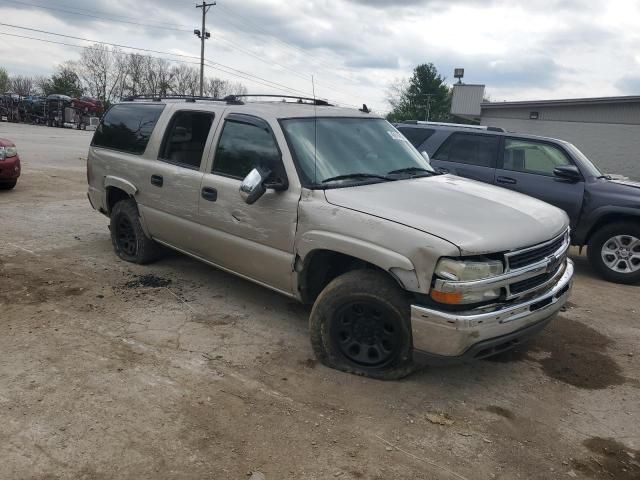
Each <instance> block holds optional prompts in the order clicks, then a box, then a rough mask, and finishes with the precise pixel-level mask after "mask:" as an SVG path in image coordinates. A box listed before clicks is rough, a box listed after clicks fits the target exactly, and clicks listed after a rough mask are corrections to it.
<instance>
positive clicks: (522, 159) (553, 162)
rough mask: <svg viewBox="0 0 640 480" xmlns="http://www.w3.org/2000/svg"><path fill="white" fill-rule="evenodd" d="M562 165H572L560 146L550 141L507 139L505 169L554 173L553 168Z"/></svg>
mask: <svg viewBox="0 0 640 480" xmlns="http://www.w3.org/2000/svg"><path fill="white" fill-rule="evenodd" d="M562 165H571V162H570V161H569V159H568V158H567V156H566V155H565V154H564V152H562V150H560V149H559V148H558V147H555V146H553V145H550V144H548V143H539V142H531V141H525V140H515V139H510V138H507V139H505V142H504V161H503V168H504V169H505V170H512V171H516V172H529V173H538V174H543V175H553V170H554V169H555V168H556V167H559V166H562Z"/></svg>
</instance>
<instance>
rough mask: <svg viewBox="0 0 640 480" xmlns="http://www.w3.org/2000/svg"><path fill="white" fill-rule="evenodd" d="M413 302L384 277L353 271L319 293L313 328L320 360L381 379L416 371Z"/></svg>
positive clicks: (394, 377) (313, 313)
mask: <svg viewBox="0 0 640 480" xmlns="http://www.w3.org/2000/svg"><path fill="white" fill-rule="evenodd" d="M409 317H410V304H409V301H408V299H407V297H406V295H405V293H404V292H403V291H402V289H400V287H399V286H398V285H397V284H396V283H395V282H394V281H393V280H392V279H391V278H389V277H387V276H386V275H385V274H384V273H382V272H378V271H374V270H354V271H351V272H347V273H345V274H343V275H341V276H340V277H338V278H336V279H334V280H333V281H331V282H330V283H329V285H327V287H326V288H325V289H324V290H323V291H322V293H320V295H319V296H318V299H317V300H316V302H315V304H314V306H313V309H312V311H311V317H310V320H309V328H310V335H311V345H312V347H313V350H314V352H315V354H316V357H317V358H318V359H319V360H320V361H321V362H322V363H324V364H325V365H327V366H329V367H331V368H336V369H338V370H343V371H345V372H349V373H356V374H359V375H365V376H368V377H373V378H378V379H381V380H395V379H399V378H402V377H405V376H407V375H408V374H410V373H411V372H412V371H413V365H412V340H411V329H410V320H409Z"/></svg>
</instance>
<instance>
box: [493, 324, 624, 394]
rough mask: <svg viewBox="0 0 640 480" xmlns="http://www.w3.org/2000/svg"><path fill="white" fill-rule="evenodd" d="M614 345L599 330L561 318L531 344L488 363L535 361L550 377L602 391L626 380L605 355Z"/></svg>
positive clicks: (580, 386)
mask: <svg viewBox="0 0 640 480" xmlns="http://www.w3.org/2000/svg"><path fill="white" fill-rule="evenodd" d="M612 343H613V342H612V341H611V340H610V339H609V338H608V337H606V336H605V335H602V334H601V333H600V332H598V331H597V330H595V329H593V328H591V327H588V326H586V325H584V324H583V323H580V322H577V321H575V320H569V319H567V318H564V317H562V316H558V317H557V318H556V319H555V320H554V321H552V322H551V324H550V325H549V326H548V327H547V328H546V329H545V330H544V331H543V332H542V333H541V334H540V335H539V336H538V337H535V338H534V339H533V340H531V341H530V342H529V343H528V344H525V345H523V346H522V347H519V348H517V349H514V350H512V351H510V352H505V353H503V354H500V355H497V356H496V357H491V358H489V359H488V360H490V361H494V362H503V363H504V362H515V361H521V360H525V359H526V360H530V361H534V362H537V363H538V364H539V365H540V367H541V368H542V370H543V371H544V373H545V374H546V375H547V376H549V377H551V378H554V379H556V380H559V381H561V382H563V383H567V384H569V385H573V386H574V387H578V388H583V389H588V390H600V389H604V388H607V387H610V386H614V385H622V384H624V383H626V381H627V379H626V378H625V377H624V376H623V375H622V371H621V369H620V367H619V366H618V364H617V363H616V362H615V361H614V360H613V359H612V358H610V357H609V356H607V355H606V350H607V347H608V346H610V345H611V344H612ZM534 352H535V353H537V352H541V353H546V355H545V356H544V357H542V358H536V356H534V355H532V353H534Z"/></svg>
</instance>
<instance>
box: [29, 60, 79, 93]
mask: <svg viewBox="0 0 640 480" xmlns="http://www.w3.org/2000/svg"><path fill="white" fill-rule="evenodd" d="M39 87H40V89H41V90H42V93H44V94H45V95H51V94H53V93H57V94H60V95H68V96H70V97H80V96H82V94H83V92H84V89H83V88H82V82H81V81H80V77H78V74H77V73H76V72H75V69H74V68H73V65H72V64H71V63H63V64H62V65H59V66H58V70H57V71H56V73H54V74H53V75H51V78H49V79H46V80H45V81H43V82H42V84H41V85H39Z"/></svg>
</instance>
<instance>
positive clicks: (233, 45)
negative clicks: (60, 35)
mask: <svg viewBox="0 0 640 480" xmlns="http://www.w3.org/2000/svg"><path fill="white" fill-rule="evenodd" d="M0 1H3V2H7V3H13V4H17V5H24V6H30V7H34V8H41V9H45V10H51V11H57V12H62V13H67V14H71V15H81V16H85V17H89V18H95V19H100V20H107V21H109V22H116V23H124V24H129V25H136V26H144V27H150V28H157V29H162V30H172V31H178V32H189V33H191V30H187V29H181V28H173V27H166V26H163V25H159V24H155V25H154V24H150V23H144V22H133V21H128V20H120V19H116V18H113V17H104V16H100V15H95V14H90V13H79V12H77V11H71V10H67V9H63V8H57V7H49V6H44V5H38V4H34V3H28V2H23V1H19V0H0ZM80 11H83V12H91V11H90V10H80ZM95 13H102V12H95ZM122 18H128V19H131V20H138V18H136V17H122ZM70 38H74V39H79V38H77V37H70ZM217 40H219V41H222V42H223V43H226V44H228V45H229V46H230V47H231V48H233V49H235V50H238V51H240V52H242V53H244V54H245V55H249V56H251V57H253V58H255V59H257V60H259V61H261V62H263V63H264V64H266V65H268V66H269V67H270V68H272V69H274V70H275V68H274V66H278V67H280V68H281V69H284V70H287V71H289V72H290V73H292V74H293V75H295V76H296V77H298V78H301V79H303V80H305V81H309V79H310V78H311V74H309V75H305V74H302V73H300V72H299V71H297V70H295V69H293V68H290V67H287V66H286V65H283V64H281V63H278V62H276V61H273V60H268V59H265V58H263V57H261V56H260V55H258V54H256V53H253V52H251V51H249V50H247V49H244V48H243V47H241V46H239V45H238V44H237V43H235V42H233V41H231V40H227V39H225V38H222V37H221V36H218V37H217ZM300 51H301V52H302V50H300ZM154 53H155V52H154ZM303 53H304V52H303ZM201 70H202V67H201ZM343 78H345V79H346V77H343ZM347 80H348V81H351V80H350V79H347ZM316 83H317V84H318V85H320V86H322V87H325V88H327V89H330V90H332V91H333V92H334V93H339V94H340V95H341V96H344V97H345V98H351V95H349V94H346V93H344V92H341V91H340V87H337V86H335V85H333V84H330V83H328V82H324V81H323V82H322V83H320V82H316ZM305 95H306V94H305Z"/></svg>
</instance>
